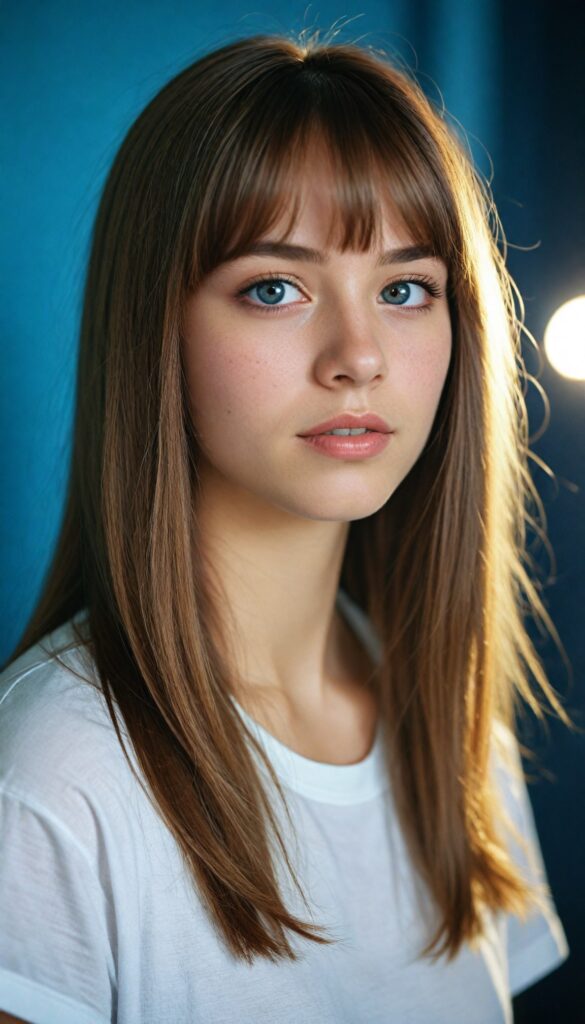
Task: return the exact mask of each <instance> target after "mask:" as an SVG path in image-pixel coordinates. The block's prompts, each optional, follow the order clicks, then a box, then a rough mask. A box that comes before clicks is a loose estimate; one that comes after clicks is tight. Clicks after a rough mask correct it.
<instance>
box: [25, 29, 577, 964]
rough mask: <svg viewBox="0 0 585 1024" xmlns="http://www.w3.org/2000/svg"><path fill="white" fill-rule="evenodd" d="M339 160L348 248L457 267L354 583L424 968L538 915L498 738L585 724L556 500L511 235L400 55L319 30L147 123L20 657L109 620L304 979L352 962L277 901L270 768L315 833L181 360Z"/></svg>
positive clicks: (228, 911) (113, 237)
mask: <svg viewBox="0 0 585 1024" xmlns="http://www.w3.org/2000/svg"><path fill="white" fill-rule="evenodd" d="M315 145H322V146H324V147H325V149H326V151H327V153H328V155H329V157H330V159H331V161H332V166H333V167H334V169H335V188H336V203H335V210H336V214H337V216H336V221H335V224H334V225H332V228H335V229H339V231H338V236H337V237H338V242H337V244H338V245H339V247H340V248H341V249H342V250H343V251H345V250H346V249H347V248H348V247H350V248H352V249H355V250H358V251H362V252H363V251H365V250H366V249H367V248H368V247H371V246H377V245H378V242H379V238H380V234H379V230H380V217H381V214H382V213H383V210H384V208H385V207H388V208H391V209H392V211H393V213H394V214H395V216H396V217H398V218H399V219H400V221H401V223H402V224H403V226H404V227H405V229H406V231H407V232H408V233H409V235H410V236H411V237H412V239H413V241H415V242H419V241H420V242H422V243H425V244H431V245H432V246H433V250H434V252H435V253H436V254H437V255H438V256H440V257H441V258H442V259H444V260H445V261H446V263H447V266H448V270H449V293H448V297H449V307H450V314H451V322H452V330H453V348H452V358H451V364H450V367H449V372H448V376H447V380H446V383H445V387H444V390H443V393H442V396H441V401H440V405H439V407H438V410H437V415H436V418H435V422H434V424H433V429H432V431H431V434H430V435H429V438H428V442H427V444H426V446H425V449H424V451H423V452H422V453H421V455H420V457H419V459H418V460H417V463H416V464H415V466H414V467H413V468H412V470H411V471H410V473H409V474H408V475H407V477H406V478H405V479H404V480H403V481H402V482H401V484H400V486H399V487H398V488H397V489H396V491H395V492H394V493H393V495H392V496H391V498H390V499H389V501H388V502H387V503H386V504H385V505H384V506H383V507H382V508H381V509H379V510H378V511H377V512H376V513H375V514H373V515H371V516H369V517H367V518H365V519H363V520H357V521H355V522H352V523H351V525H350V533H349V536H348V542H347V548H346V552H345V557H344V562H343V566H342V574H341V580H340V583H341V585H342V586H343V587H344V588H345V590H346V591H347V593H348V594H349V595H350V597H352V598H353V600H355V601H356V602H357V603H358V604H359V605H361V607H362V608H363V609H364V611H365V612H366V613H367V614H368V615H369V617H370V619H371V621H372V623H373V625H374V628H375V629H376V632H377V634H378V636H379V637H380V639H381V651H382V653H381V660H380V664H379V666H378V669H377V671H376V674H375V678H373V679H372V683H371V685H372V686H373V687H375V688H376V692H377V696H378V702H379V707H380V714H381V715H382V716H383V720H384V724H385V727H386V732H387V737H388V740H387V750H386V764H387V770H388V772H389V773H390V777H391V780H392V791H393V793H394V797H395V800H396V807H397V813H398V815H399V821H400V825H401V828H402V830H403V833H404V836H405V839H406V841H407V844H408V849H409V853H410V856H411V859H412V864H413V865H414V868H415V869H416V873H417V876H418V877H419V878H420V879H421V880H422V882H423V884H424V887H425V890H426V892H427V893H428V895H429V897H430V905H431V906H432V907H433V908H434V911H435V913H436V922H435V923H436V928H435V930H434V932H433V933H432V934H431V935H430V938H429V942H428V944H427V945H426V946H425V948H424V949H423V950H422V951H421V956H425V957H427V956H428V957H432V959H433V960H436V959H437V958H438V957H439V956H441V955H443V954H445V955H446V956H447V959H448V960H451V959H452V958H453V957H454V956H455V955H456V954H457V953H458V952H459V950H460V948H461V946H462V944H463V943H465V942H468V943H470V944H471V945H473V944H475V943H476V941H477V940H478V938H479V937H480V936H481V934H482V922H483V916H482V915H483V911H484V909H486V908H487V909H489V910H492V911H501V912H504V913H515V914H519V915H520V916H521V917H522V919H524V918H525V917H526V915H527V914H528V913H529V912H530V910H531V908H532V907H534V906H537V905H538V903H539V900H540V899H541V895H542V891H541V889H540V887H537V886H529V885H528V883H527V882H526V880H525V879H524V878H523V877H522V876H521V874H520V873H519V872H518V869H517V867H516V866H515V864H514V862H513V860H512V859H511V856H510V855H509V851H508V848H507V845H506V840H505V834H504V830H505V831H509V830H510V829H511V828H512V826H511V823H510V822H509V821H508V820H507V819H506V816H505V814H504V812H503V808H502V806H501V800H500V799H499V798H498V796H497V793H496V790H495V788H494V783H493V775H492V772H491V770H490V765H491V764H492V757H493V754H494V752H495V749H496V744H497V743H499V741H498V736H499V735H500V732H498V729H497V728H495V726H496V725H498V726H499V727H500V729H502V727H503V729H504V730H506V729H507V730H512V731H513V730H514V716H515V713H516V711H517V710H518V709H520V706H521V703H522V701H524V702H525V703H526V704H527V705H529V707H530V708H531V709H532V710H533V712H534V713H535V714H536V716H537V717H538V718H539V719H540V720H541V721H542V719H543V713H544V711H547V710H548V709H547V708H546V706H545V705H544V703H541V700H540V699H539V698H538V697H537V692H536V688H535V687H533V686H532V684H531V683H530V680H529V673H531V674H532V676H533V677H534V679H535V680H536V683H537V686H538V689H539V690H540V691H541V692H542V694H543V695H544V697H545V698H546V700H547V701H548V703H549V704H550V705H551V706H552V708H553V709H554V712H556V714H557V715H558V716H559V717H560V718H561V719H562V721H563V722H564V723H565V724H566V725H567V726H568V727H570V728H573V723H572V722H571V720H570V718H569V717H568V715H567V713H566V712H565V710H564V708H563V707H562V705H561V704H560V702H559V700H558V699H557V696H556V694H555V691H554V689H553V687H552V686H551V684H550V683H549V681H548V679H547V677H546V674H545V671H544V668H543V666H542V664H541V662H540V659H539V657H538V654H537V652H536V650H535V649H534V647H533V645H532V643H531V641H530V638H529V636H528V633H527V631H526V628H525V625H524V622H523V613H524V612H525V611H527V610H528V611H532V612H533V614H535V615H537V616H538V617H540V618H541V619H542V620H543V621H544V622H546V624H547V627H548V628H549V630H550V631H551V633H552V634H553V635H554V636H555V638H556V637H557V634H556V631H555V629H554V626H553V624H552V622H551V621H550V618H549V616H548V614H547V612H546V610H545V608H544V607H543V604H542V602H541V600H540V598H539V596H538V593H537V589H538V588H537V585H536V584H535V583H534V582H533V581H532V579H531V578H530V575H529V572H528V571H527V564H528V561H529V559H528V555H527V550H526V523H527V522H532V519H531V516H530V511H529V509H530V501H531V499H534V500H535V502H536V505H537V507H538V506H539V505H540V499H539V497H538V493H537V491H536V488H535V486H534V484H533V482H532V480H531V477H530V473H529V470H528V464H527V460H528V457H529V456H530V455H531V453H530V452H529V448H528V439H527V411H526V406H525V402H524V396H523V389H522V382H523V379H524V378H525V369H524V365H523V362H522V357H521V352H520V338H521V331H522V330H524V327H523V324H522V319H521V317H522V316H523V307H522V300H521V298H520V296H519V295H518V293H517V289H516V287H515V285H514V283H513V281H512V279H511V277H510V275H509V273H508V271H507V269H506V266H505V242H504V243H503V250H504V251H503V252H502V251H500V242H501V238H500V237H499V232H500V230H501V224H500V221H499V218H498V215H497V213H496V210H495V208H494V205H493V201H492V199H491V195H490V191H489V187H488V186H487V184H486V183H485V182H484V181H483V180H482V179H481V177H480V176H479V174H478V173H477V172H476V171H475V169H474V168H473V166H472V164H471V161H470V159H469V158H468V156H467V154H466V153H465V150H464V147H463V145H462V143H461V142H460V141H459V140H458V139H457V138H456V136H455V133H454V132H453V131H452V130H451V129H450V128H449V126H448V125H447V123H446V119H445V116H444V112H442V111H440V110H439V109H437V107H436V105H435V104H433V103H432V102H431V101H430V100H429V99H427V98H426V97H425V95H424V93H423V91H422V89H421V88H420V86H419V85H418V83H417V82H416V80H415V79H414V77H413V76H411V75H410V74H409V73H408V72H407V71H405V70H404V69H399V68H398V67H395V66H393V65H392V63H391V62H390V60H388V59H387V58H386V57H385V55H383V54H382V52H381V51H374V50H373V49H371V48H366V47H361V48H360V47H358V46H357V45H354V44H353V43H346V44H333V43H331V42H328V41H326V40H323V41H320V40H319V39H318V34H315V35H314V36H313V37H312V38H310V39H307V38H304V37H302V36H301V37H300V38H298V39H297V38H294V37H290V38H289V37H288V36H276V35H256V36H253V37H249V38H245V39H240V40H237V41H235V42H232V43H230V44H229V45H225V46H223V47H221V48H220V49H217V50H215V51H213V52H210V53H208V54H206V55H204V56H203V57H202V58H201V59H199V60H197V61H196V62H195V63H192V64H191V65H190V66H189V67H187V68H186V69H185V70H183V71H182V72H181V73H179V74H178V75H177V76H176V77H175V78H174V79H173V80H172V81H170V82H169V83H168V84H167V85H166V86H165V87H164V88H163V89H162V90H161V91H160V92H159V93H158V95H156V96H155V97H154V99H152V101H151V102H150V103H149V104H148V106H147V107H146V108H145V109H144V111H143V112H142V113H141V114H140V116H139V117H138V118H137V120H136V121H135V123H134V124H133V125H132V126H131V128H130V130H129V131H128V134H127V136H126V138H125V140H124V142H123V144H122V145H121V147H120V149H119V152H118V153H117V156H116V158H115V160H114V162H113V166H112V168H111V171H110V173H109V176H108V179H107V182H106V185H105V188H104V191H103V195H102V198H101V202H100V205H99V210H98V213H97V218H96V222H95V227H94V233H93V239H92V248H91V253H90V259H89V267H88V273H87V280H86V286H85V294H84V306H83V314H82V323H81V339H80V352H79V364H78V378H77V396H76V413H75V435H74V445H73V455H72V465H71V471H70V477H69V481H68V491H67V498H66V506H65V513H64V518H63V523H62V526H61V531H60V535H59V537H58V542H57V545H56V549H55V554H54V557H53V560H52V563H51V565H50V568H49V571H48V572H47V575H46V578H45V581H44V586H43V590H42V592H41V595H40V598H39V601H38V603H37V606H36V608H35V610H34V613H33V615H32V617H31V619H30V621H29V623H28V626H27V629H26V631H25V633H24V635H23V637H22V639H21V641H20V643H19V645H18V647H17V649H16V651H15V652H14V653H13V655H12V657H13V658H16V657H18V656H19V655H20V654H21V653H23V652H24V651H26V650H27V649H28V648H29V647H30V646H32V645H33V644H34V643H36V642H38V641H40V640H41V639H42V638H43V637H44V636H45V635H46V634H47V633H49V632H50V631H52V630H54V629H56V628H57V627H58V626H59V625H61V624H63V623H64V622H66V621H67V620H69V619H70V618H71V617H72V616H73V615H74V614H75V613H77V612H78V611H80V610H81V609H84V608H85V609H87V624H86V629H87V632H85V633H83V631H82V629H81V627H80V626H79V625H78V627H77V629H78V639H77V644H79V645H85V648H84V649H86V650H87V652H88V654H90V655H91V662H90V663H91V665H92V666H93V671H94V674H95V678H96V679H97V680H98V682H99V686H100V687H101V688H102V689H103V694H104V697H105V701H106V705H107V710H108V712H109V715H110V716H111V719H112V723H113V725H114V728H115V730H116V734H117V737H118V740H119V742H120V744H121V745H122V749H123V750H124V754H125V756H126V758H127V760H128V763H129V764H130V767H131V768H132V770H133V771H134V773H135V775H136V778H137V779H138V781H139V782H140V784H141V785H142V786H143V787H144V788H145V792H147V795H148V796H149V799H151V800H152V801H153V803H154V806H155V807H156V809H157V811H158V813H159V814H160V815H161V817H162V819H163V821H164V822H165V823H166V825H167V826H168V828H169V829H170V831H171V832H172V834H173V836H174V837H175V839H176V842H177V844H178V847H179V849H180V852H181V855H182V857H183V860H184V864H185V866H186V869H187V871H188V872H189V875H190V877H191V879H192V882H193V884H194V886H195V887H196V890H197V892H198V894H199V896H200V898H202V899H203V901H204V902H205V905H206V908H207V911H208V913H209V915H210V916H211V918H212V920H213V921H214V923H215V925H216V929H217V931H218V934H219V935H220V936H221V937H222V938H223V940H224V941H225V943H226V945H227V947H228V948H229V949H230V950H231V951H232V953H233V955H234V956H236V957H239V958H242V959H244V960H247V961H248V962H251V961H252V960H253V958H254V957H256V956H263V957H267V958H269V959H271V960H278V959H280V958H286V957H288V958H290V959H293V960H296V959H297V955H296V953H295V951H294V949H293V948H292V946H291V944H290V942H289V938H288V937H287V935H286V930H290V931H291V932H295V933H297V934H298V935H300V936H302V937H304V938H305V939H307V940H310V941H315V942H319V943H328V942H331V941H333V940H332V939H331V938H329V937H327V935H326V934H321V933H322V932H324V929H323V928H322V927H320V926H318V925H315V924H313V923H311V922H307V921H303V920H301V919H300V918H298V917H296V916H294V915H293V914H292V913H291V912H290V911H289V910H288V909H287V906H286V905H285V902H284V899H283V895H282V892H281V891H280V889H279V886H278V880H277V870H276V867H277V866H276V861H275V857H274V856H273V853H275V854H276V853H277V852H278V850H280V851H281V853H282V855H283V857H284V860H285V862H286V865H287V868H288V870H289V872H290V874H291V877H292V879H293V882H294V883H295V885H296V887H297V889H298V891H299V892H300V893H301V896H302V898H303V900H304V904H305V906H307V909H309V904H308V903H307V901H306V899H305V897H304V894H303V893H302V889H301V887H300V884H299V882H298V880H297V879H296V877H295V875H294V871H293V868H292V864H291V861H290V859H289V856H288V852H287V848H286V843H285V842H284V840H283V838H282V835H281V833H280V831H279V828H278V822H277V819H276V817H275V813H274V811H275V805H274V804H273V802H272V800H271V798H270V795H269V793H268V790H267V788H266V786H265V785H264V783H263V782H262V779H261V773H260V772H259V771H258V770H257V767H256V766H255V763H254V752H256V753H257V754H259V755H260V758H261V759H262V761H264V763H265V765H266V768H267V770H268V773H269V776H270V778H271V779H272V781H273V783H274V785H275V787H276V791H277V792H278V794H279V797H280V799H281V800H282V802H283V806H284V807H285V809H286V810H287V813H289V812H288V808H287V805H286V798H285V795H284V792H283V790H282V787H281V786H280V784H279V782H278V779H277V778H276V775H275V773H274V771H273V769H272V767H271V765H270V763H269V761H268V758H267V757H266V755H265V754H264V752H263V750H262V748H261V746H260V745H259V744H258V743H257V741H256V739H255V738H254V736H252V734H251V733H250V732H249V731H248V730H247V729H246V727H245V725H244V724H243V722H242V720H241V718H240V716H239V713H238V710H237V708H236V707H235V706H234V703H233V701H232V699H231V695H232V694H233V693H235V692H236V691H237V688H238V687H239V686H240V687H241V686H244V685H245V680H238V679H237V678H236V677H235V674H234V670H233V664H232V661H231V659H230V656H229V652H230V649H231V648H230V644H231V643H232V642H233V636H231V635H230V630H229V628H228V621H227V614H226V611H227V610H226V608H225V606H224V605H223V600H222V596H221V593H220V587H219V585H218V584H217V581H215V580H214V576H213V571H212V567H211V566H210V565H209V564H207V563H206V558H205V547H204V544H203V542H202V537H201V535H200V533H199V529H198V518H197V498H198V443H197V437H196V435H195V432H194V429H193V426H192V423H191V419H190V416H189V411H188V395H187V392H186V382H185V375H184V372H183V364H182V355H181V338H182V312H183V308H184V304H185V300H186V297H187V296H188V295H189V294H190V293H191V292H192V291H193V290H194V289H195V288H197V285H198V283H199V282H201V281H202V280H203V279H204V277H205V275H206V274H207V273H209V272H210V271H211V270H212V269H214V267H216V266H217V265H218V264H219V263H221V262H222V261H223V260H224V259H226V258H227V257H228V256H230V257H231V256H234V255H236V254H237V253H238V251H240V250H241V249H242V248H245V247H246V246H247V245H248V244H249V243H250V242H252V241H254V240H257V239H258V238H259V237H261V236H262V235H263V234H264V233H265V232H266V231H267V230H268V229H269V228H270V227H271V225H274V224H276V223H277V222H278V221H279V219H280V218H281V217H282V216H283V215H286V212H287V211H288V210H289V209H290V211H291V213H290V222H289V225H288V228H287V231H286V233H285V236H284V237H286V236H287V235H288V233H289V232H290V230H291V228H292V227H293V226H294V221H295V216H296V213H297V210H298V206H297V202H296V199H295V197H298V183H299V181H301V180H302V175H303V161H304V158H305V155H306V154H307V153H308V152H309V148H310V147H311V146H315ZM289 204H292V205H289ZM515 296H516V298H517V299H518V301H519V303H520V308H521V313H520V316H519V315H518V313H517V312H516V306H515V301H514V298H515ZM63 649H64V648H62V649H61V650H63ZM59 653H60V652H59ZM118 714H120V715H121V719H122V721H123V724H124V727H125V729H126V731H127V734H128V737H129V739H130V741H131V744H132V747H133V750H134V753H135V756H136V760H137V763H138V767H139V770H140V772H139V773H137V772H136V771H135V769H134V767H133V765H132V763H131V761H130V758H129V755H128V752H127V750H126V747H125V744H124V741H123V738H122V735H121V731H120V727H119V724H118V720H117V715H118ZM508 735H509V733H508ZM501 746H502V753H503V756H505V751H504V747H505V744H501ZM289 820H290V814H289ZM271 835H273V836H274V837H275V838H276V840H277V847H275V848H274V850H271V846H270V836H271Z"/></svg>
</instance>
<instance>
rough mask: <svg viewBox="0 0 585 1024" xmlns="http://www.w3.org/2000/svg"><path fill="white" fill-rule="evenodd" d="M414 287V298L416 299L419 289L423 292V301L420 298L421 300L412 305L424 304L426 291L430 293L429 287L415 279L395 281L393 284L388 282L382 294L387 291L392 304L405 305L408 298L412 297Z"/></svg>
mask: <svg viewBox="0 0 585 1024" xmlns="http://www.w3.org/2000/svg"><path fill="white" fill-rule="evenodd" d="M413 288H414V292H415V295H414V298H415V299H416V291H417V289H418V291H419V292H421V293H423V295H422V297H423V301H422V302H421V301H420V300H419V302H414V303H412V305H415V306H418V305H423V304H424V292H426V293H427V295H428V289H427V288H425V287H424V286H423V285H422V284H416V282H415V281H394V282H393V283H392V284H387V285H386V286H385V288H383V289H382V294H384V292H386V294H387V295H388V296H389V304H390V305H391V306H404V305H406V303H407V301H408V299H410V298H412V290H413Z"/></svg>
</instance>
